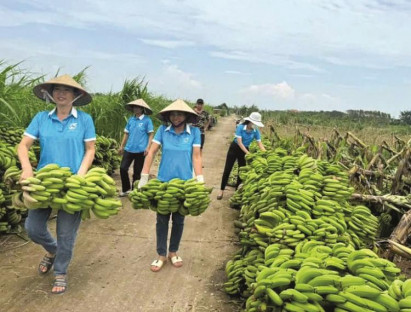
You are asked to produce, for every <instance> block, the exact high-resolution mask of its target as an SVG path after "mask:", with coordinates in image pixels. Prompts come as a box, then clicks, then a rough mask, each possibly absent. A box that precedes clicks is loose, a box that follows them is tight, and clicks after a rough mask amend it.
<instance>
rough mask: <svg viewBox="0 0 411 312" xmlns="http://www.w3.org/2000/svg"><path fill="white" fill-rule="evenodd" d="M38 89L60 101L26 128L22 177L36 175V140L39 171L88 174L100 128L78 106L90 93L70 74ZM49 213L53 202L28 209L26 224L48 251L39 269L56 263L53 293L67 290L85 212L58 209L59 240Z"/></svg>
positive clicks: (20, 152)
mask: <svg viewBox="0 0 411 312" xmlns="http://www.w3.org/2000/svg"><path fill="white" fill-rule="evenodd" d="M33 91H34V94H35V95H36V96H37V97H39V98H40V99H42V100H45V101H46V102H49V101H51V102H53V103H55V104H56V107H55V108H54V109H53V110H51V111H50V112H48V111H43V112H39V113H37V115H36V116H35V117H34V118H33V120H32V121H31V123H30V125H29V126H28V128H27V129H26V131H25V132H24V136H23V138H22V140H21V142H20V144H19V146H18V149H17V153H18V157H19V159H20V162H21V166H22V173H21V178H20V180H21V181H22V180H24V179H26V178H28V177H32V176H33V168H32V167H31V164H30V161H29V157H28V152H29V149H30V147H31V146H32V144H33V142H34V140H39V141H40V160H39V164H38V166H37V170H39V169H41V168H42V167H44V166H46V165H47V164H51V163H56V164H58V165H60V166H61V167H70V170H71V172H72V173H73V174H78V175H81V176H83V175H85V174H86V173H87V170H88V169H89V167H90V166H91V164H92V162H93V159H94V154H95V140H96V133H95V129H94V124H93V120H92V119H91V117H90V115H88V114H86V113H84V112H82V111H78V110H77V109H76V108H75V107H74V106H82V105H86V104H88V103H90V102H91V96H90V94H88V93H87V92H86V91H85V90H84V89H83V87H82V86H81V85H79V84H78V83H77V82H76V81H74V80H73V79H72V78H71V77H70V76H68V75H63V76H60V77H57V78H54V79H51V80H50V81H48V82H45V83H42V84H40V85H38V86H36V87H34V89H33ZM50 213H51V208H50V207H44V208H41V209H32V210H29V213H28V217H27V219H26V223H25V227H26V230H27V233H28V235H29V237H30V238H31V239H32V240H33V242H35V243H37V244H40V245H41V246H43V248H44V249H45V250H46V251H47V253H46V255H45V256H44V257H43V259H42V260H41V262H40V264H39V267H38V271H39V273H40V274H46V273H47V272H49V271H50V270H51V268H52V266H53V264H54V275H55V279H54V284H53V288H52V290H51V292H52V293H53V294H61V293H64V292H65V291H66V289H67V267H68V265H69V263H70V260H71V258H72V255H73V247H74V241H75V239H76V235H77V230H78V228H79V225H80V220H81V212H76V213H74V214H69V213H67V212H65V211H64V210H59V211H58V213H57V226H56V228H57V240H55V239H54V238H53V236H52V235H51V234H50V232H49V230H48V228H47V220H48V219H49V216H50Z"/></svg>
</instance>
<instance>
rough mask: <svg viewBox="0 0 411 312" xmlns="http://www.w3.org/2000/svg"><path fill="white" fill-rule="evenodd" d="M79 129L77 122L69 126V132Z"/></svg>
mask: <svg viewBox="0 0 411 312" xmlns="http://www.w3.org/2000/svg"><path fill="white" fill-rule="evenodd" d="M76 128H77V122H73V123H72V124H70V125H69V130H74V129H76Z"/></svg>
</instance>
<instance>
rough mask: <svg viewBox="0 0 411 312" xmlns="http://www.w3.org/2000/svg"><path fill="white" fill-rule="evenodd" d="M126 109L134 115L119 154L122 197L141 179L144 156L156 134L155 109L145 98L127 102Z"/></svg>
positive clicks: (129, 121)
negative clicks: (129, 172) (153, 119)
mask: <svg viewBox="0 0 411 312" xmlns="http://www.w3.org/2000/svg"><path fill="white" fill-rule="evenodd" d="M126 109H127V110H129V111H131V112H133V113H134V116H132V117H130V118H129V119H128V121H127V125H126V128H125V129H124V136H123V140H122V141H121V144H120V148H119V151H118V152H119V154H120V155H123V158H122V159H121V165H120V177H121V187H122V190H121V192H120V194H119V196H120V197H123V196H127V195H128V193H130V191H131V189H132V185H133V184H134V182H135V181H137V180H140V174H141V170H142V169H143V164H144V158H145V157H146V155H147V153H148V151H149V149H150V145H151V141H152V140H153V136H154V127H153V122H152V121H151V118H150V117H148V115H151V114H152V113H153V111H152V110H151V108H150V106H148V105H147V103H146V102H145V101H144V100H143V99H138V100H135V101H133V102H130V103H128V104H126ZM132 162H134V164H133V182H132V184H131V185H130V178H129V175H128V169H129V168H130V165H131V163H132Z"/></svg>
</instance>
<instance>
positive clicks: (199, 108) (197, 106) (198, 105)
mask: <svg viewBox="0 0 411 312" xmlns="http://www.w3.org/2000/svg"><path fill="white" fill-rule="evenodd" d="M196 108H197V110H198V111H200V112H201V111H202V110H203V108H204V104H200V103H197V104H196Z"/></svg>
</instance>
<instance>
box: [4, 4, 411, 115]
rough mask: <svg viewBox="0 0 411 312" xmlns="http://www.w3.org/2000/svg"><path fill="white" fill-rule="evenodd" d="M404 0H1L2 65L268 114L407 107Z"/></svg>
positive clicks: (410, 93) (410, 7)
mask: <svg viewBox="0 0 411 312" xmlns="http://www.w3.org/2000/svg"><path fill="white" fill-rule="evenodd" d="M410 16H411V1H409V0H398V1H395V0H392V1H390V0H363V1H361V0H338V1H337V0H317V1H315V0H299V1H295V0H276V1H275V0H243V1H238V0H236V1H234V0H218V1H217V0H207V1H199V0H190V1H186V0H167V1H158V0H150V1H141V0H121V1H113V0H111V1H106V0H66V1H60V0H41V1H40V0H0V60H4V61H6V62H7V64H15V63H17V62H22V63H21V64H20V68H23V69H25V70H27V71H29V72H31V73H33V74H39V75H45V77H46V79H47V78H51V77H53V76H54V75H55V73H56V72H57V71H58V70H60V73H62V74H63V73H67V74H70V75H75V74H77V73H78V72H79V71H81V70H82V69H84V68H85V67H87V66H89V68H88V69H87V71H86V74H87V85H86V86H85V87H86V89H87V90H88V91H89V92H93V93H94V92H103V93H104V92H110V91H113V92H117V91H120V90H121V88H122V86H123V84H124V82H125V81H126V80H130V79H134V78H139V79H144V81H145V82H147V83H148V89H149V91H150V92H151V93H153V94H154V95H162V96H165V97H167V98H169V99H171V100H173V99H177V98H182V99H186V100H188V101H192V102H194V101H195V100H196V99H197V98H203V99H204V101H205V102H206V103H207V104H209V105H212V106H215V105H219V104H221V103H227V105H228V106H243V105H246V106H251V105H256V106H257V107H259V108H260V109H269V110H288V109H296V110H304V111H307V110H310V111H320V110H327V111H330V110H338V111H346V110H350V109H362V110H378V111H382V112H385V113H389V114H391V116H392V117H398V116H399V114H400V112H401V111H406V110H411V105H410V104H411V18H410Z"/></svg>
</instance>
